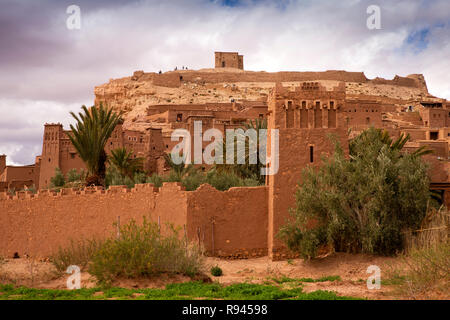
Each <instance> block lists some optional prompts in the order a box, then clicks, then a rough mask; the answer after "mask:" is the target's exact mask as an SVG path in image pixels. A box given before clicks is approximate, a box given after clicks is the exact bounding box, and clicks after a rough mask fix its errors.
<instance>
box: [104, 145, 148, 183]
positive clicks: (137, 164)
mask: <svg viewBox="0 0 450 320" xmlns="http://www.w3.org/2000/svg"><path fill="white" fill-rule="evenodd" d="M108 162H109V163H110V164H111V165H113V166H114V167H116V168H117V170H119V172H120V173H121V174H122V175H123V176H128V177H129V178H130V179H133V177H134V174H135V173H136V172H137V171H142V170H143V167H144V165H143V162H144V158H134V157H133V151H130V152H128V151H127V149H125V148H117V149H114V150H111V155H110V156H109V157H108Z"/></svg>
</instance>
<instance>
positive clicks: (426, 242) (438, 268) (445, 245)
mask: <svg viewBox="0 0 450 320" xmlns="http://www.w3.org/2000/svg"><path fill="white" fill-rule="evenodd" d="M449 218H450V215H449V212H448V211H447V210H446V209H445V208H443V207H442V208H440V209H439V210H434V209H432V210H429V212H428V213H427V215H426V217H425V219H424V221H423V223H422V226H421V228H420V229H419V230H417V231H416V232H415V233H414V234H410V235H408V237H407V243H408V245H407V250H406V253H405V254H404V255H403V256H401V257H400V258H401V263H400V264H399V265H398V266H396V267H395V268H391V270H389V272H388V273H389V274H390V278H391V281H392V283H394V284H397V285H398V287H397V290H396V292H397V293H398V294H399V295H402V296H406V297H408V298H411V299H430V298H431V299H438V298H444V299H449V297H450V241H449V240H450V239H449V236H448V233H449V222H450V219H449Z"/></svg>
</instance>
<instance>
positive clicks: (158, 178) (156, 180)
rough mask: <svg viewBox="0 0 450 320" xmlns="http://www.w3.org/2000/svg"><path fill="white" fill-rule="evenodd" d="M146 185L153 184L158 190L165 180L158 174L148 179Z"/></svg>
mask: <svg viewBox="0 0 450 320" xmlns="http://www.w3.org/2000/svg"><path fill="white" fill-rule="evenodd" d="M145 182H146V183H153V185H154V186H155V187H157V188H161V187H162V184H163V179H162V178H161V176H159V175H158V174H156V173H154V174H152V176H151V177H147V180H146V181H145Z"/></svg>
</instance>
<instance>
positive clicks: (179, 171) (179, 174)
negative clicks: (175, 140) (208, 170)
mask: <svg viewBox="0 0 450 320" xmlns="http://www.w3.org/2000/svg"><path fill="white" fill-rule="evenodd" d="M164 159H165V160H166V163H167V165H168V166H169V167H170V169H171V174H172V178H173V179H174V180H175V181H181V180H182V179H183V178H184V177H186V176H188V175H189V174H191V173H194V171H196V169H195V166H194V165H193V164H185V163H184V162H181V163H180V164H176V163H175V162H174V161H173V159H172V155H171V154H164Z"/></svg>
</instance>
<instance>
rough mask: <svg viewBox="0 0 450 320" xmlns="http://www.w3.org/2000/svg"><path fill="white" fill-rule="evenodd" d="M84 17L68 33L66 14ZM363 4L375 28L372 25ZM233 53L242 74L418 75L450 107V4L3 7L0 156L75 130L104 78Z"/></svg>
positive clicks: (409, 0) (9, 2)
mask: <svg viewBox="0 0 450 320" xmlns="http://www.w3.org/2000/svg"><path fill="white" fill-rule="evenodd" d="M70 5H77V6H79V8H80V9H81V28H80V29H79V30H78V29H75V30H69V29H68V28H67V20H68V19H69V18H70V16H71V15H70V14H68V13H67V8H68V7H69V6H70ZM369 5H378V6H379V7H380V9H381V29H379V30H376V29H374V30H370V29H369V28H367V23H366V21H367V19H368V18H369V16H370V14H368V13H367V8H368V6H369ZM214 51H239V52H240V53H242V54H244V65H245V69H247V70H255V71H260V70H265V71H287V70H292V71H322V70H348V71H364V72H365V74H366V76H367V77H369V78H374V77H376V76H380V77H384V78H388V79H391V78H393V77H394V76H395V75H396V74H398V75H402V76H406V75H408V74H411V73H423V74H424V75H425V79H426V80H427V83H428V88H429V91H430V92H431V93H432V94H434V95H437V96H439V97H442V98H447V99H450V58H449V57H450V1H449V0H427V1H425V0H424V1H420V0H417V1H414V0H403V1H402V0H398V1H391V0H380V1H377V0H370V1H364V0H347V1H344V0H341V1H335V0H330V1H326V0H299V1H290V0H280V1H264V0H253V1H252V0H224V1H222V0H184V1H181V0H174V1H171V0H164V1H143V0H142V1H119V0H100V1H88V0H82V1H81V0H70V1H66V0H54V1H51V0H33V1H29V0H0V154H2V153H5V154H7V155H8V163H9V164H29V163H33V162H34V157H35V156H36V155H39V154H40V152H41V143H42V135H43V124H44V123H45V122H61V123H63V124H64V126H65V127H67V125H68V123H70V121H71V120H70V117H69V114H68V112H69V111H78V110H79V108H80V106H81V105H82V104H86V105H92V103H93V100H94V95H93V90H94V86H96V85H99V84H102V83H105V82H107V81H108V80H109V79H110V78H118V77H124V76H128V75H131V74H132V73H133V71H134V70H145V71H148V72H151V71H159V70H160V69H161V70H163V71H167V70H172V69H173V68H174V67H175V66H178V67H181V66H183V65H184V66H188V67H189V68H190V69H200V68H207V67H212V66H213V52H214Z"/></svg>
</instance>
